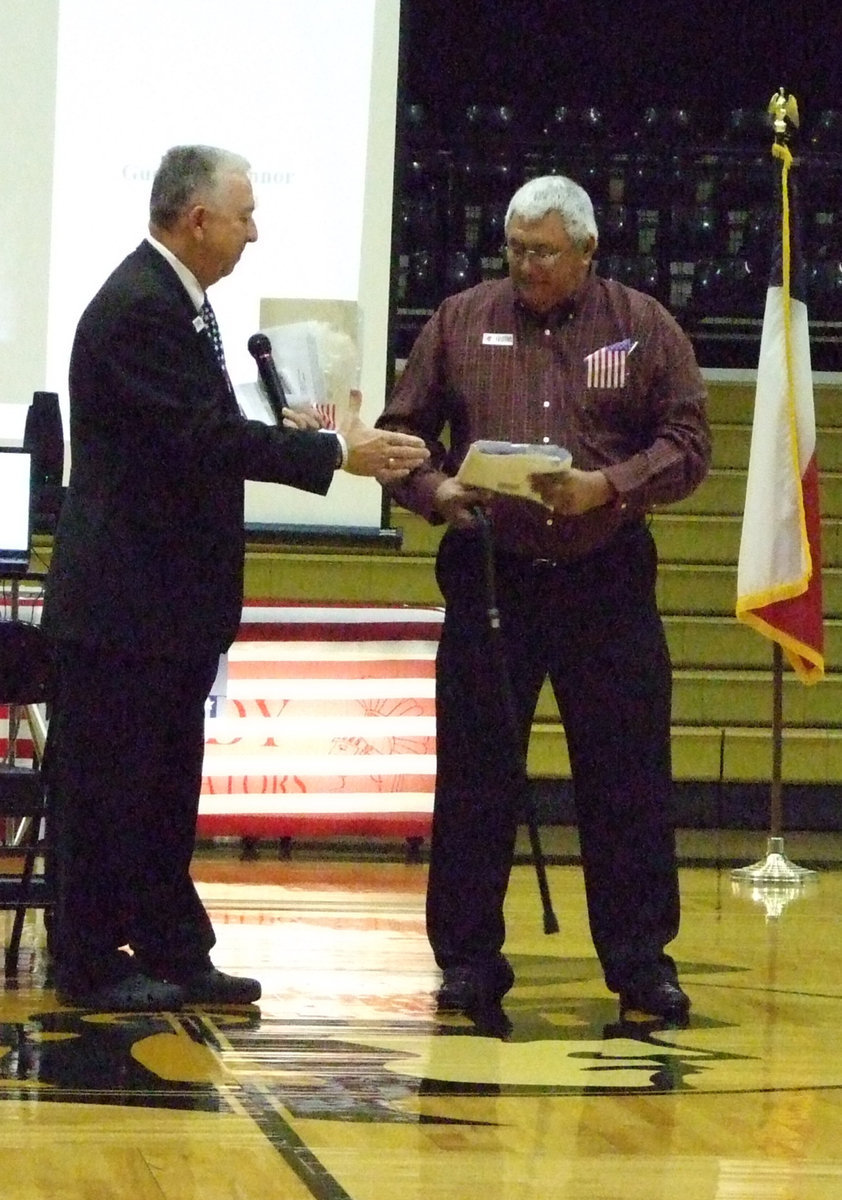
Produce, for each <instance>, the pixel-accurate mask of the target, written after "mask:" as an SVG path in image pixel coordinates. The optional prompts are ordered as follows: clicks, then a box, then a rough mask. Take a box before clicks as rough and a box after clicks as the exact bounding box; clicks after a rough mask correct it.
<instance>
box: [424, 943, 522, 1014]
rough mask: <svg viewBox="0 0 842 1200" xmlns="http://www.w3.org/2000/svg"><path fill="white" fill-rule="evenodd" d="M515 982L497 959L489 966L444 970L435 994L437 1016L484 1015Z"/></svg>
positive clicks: (507, 969)
mask: <svg viewBox="0 0 842 1200" xmlns="http://www.w3.org/2000/svg"><path fill="white" fill-rule="evenodd" d="M514 981H515V973H514V971H513V970H512V968H511V966H510V965H509V963H508V961H507V960H506V959H505V958H504V957H503V956H502V955H500V957H499V958H497V959H494V960H493V961H492V962H490V963H468V964H466V965H465V966H460V967H446V968H445V969H444V971H443V972H442V982H441V986H440V987H439V990H438V992H437V993H436V1007H437V1008H438V1010H439V1012H463V1013H469V1014H470V1013H475V1012H483V1011H486V1010H488V1009H490V1008H492V1007H493V1006H494V1005H499V1003H500V1001H501V1000H502V998H503V997H504V996H505V994H506V992H507V991H508V990H509V988H510V987H511V986H512V984H513V983H514Z"/></svg>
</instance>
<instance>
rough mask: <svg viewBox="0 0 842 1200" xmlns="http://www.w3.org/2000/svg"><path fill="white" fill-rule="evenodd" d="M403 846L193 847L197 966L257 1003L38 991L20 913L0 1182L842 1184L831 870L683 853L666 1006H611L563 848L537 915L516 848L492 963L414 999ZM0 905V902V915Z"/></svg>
mask: <svg viewBox="0 0 842 1200" xmlns="http://www.w3.org/2000/svg"><path fill="white" fill-rule="evenodd" d="M425 870H426V868H425V866H424V865H423V864H421V863H403V862H399V861H384V860H382V859H374V860H371V859H370V858H369V860H368V861H348V860H342V859H338V858H335V857H334V858H329V857H325V858H322V859H320V858H318V857H316V856H312V857H309V858H307V859H303V858H302V859H298V858H296V855H295V852H293V857H292V859H291V860H290V861H273V860H270V859H269V857H268V855H264V856H262V857H261V858H259V859H258V860H257V861H249V862H241V861H239V860H238V859H237V858H236V857H235V856H234V855H233V854H225V853H221V852H216V853H213V854H211V853H204V854H201V855H198V856H197V859H196V864H195V874H196V878H197V881H198V883H199V886H200V889H201V891H202V894H203V896H204V898H205V900H206V902H207V903H208V906H209V908H210V910H211V912H212V915H213V918H214V922H215V926H216V929H217V933H218V939H219V941H218V946H217V950H216V952H215V959H216V961H217V963H218V965H219V966H221V967H222V968H224V969H228V970H233V971H243V972H246V973H249V974H254V975H257V976H258V977H260V979H261V980H262V982H263V985H264V998H263V999H262V1000H261V1002H260V1005H259V1006H254V1007H253V1008H246V1009H238V1010H235V1009H232V1010H229V1011H227V1012H225V1011H219V1012H216V1011H205V1010H198V1009H197V1010H188V1011H185V1012H183V1013H180V1014H178V1015H166V1014H165V1015H150V1016H145V1015H141V1016H138V1015H125V1016H122V1015H119V1014H117V1015H115V1014H98V1013H91V1012H82V1011H79V1010H71V1009H63V1008H61V1007H60V1006H59V1005H58V1004H57V1002H56V1000H55V995H54V993H53V991H52V990H51V988H50V986H49V971H48V963H47V958H46V952H45V949H44V928H43V916H42V914H40V913H30V914H29V915H28V916H27V921H26V925H25V929H24V941H23V949H22V951H21V956H20V963H19V969H18V972H17V974H16V976H12V975H7V977H6V980H5V990H4V991H3V992H2V993H0V1103H1V1104H2V1105H3V1108H2V1110H0V1112H2V1116H3V1118H4V1119H3V1120H2V1122H0V1172H2V1175H3V1177H4V1178H5V1179H6V1180H7V1181H13V1183H11V1182H8V1183H7V1185H6V1186H5V1188H4V1192H3V1194H4V1195H8V1196H9V1197H10V1200H47V1198H49V1200H77V1198H78V1200H108V1198H110V1197H126V1198H131V1200H161V1198H162V1197H166V1198H167V1200H274V1198H276V1197H277V1198H281V1200H287V1198H289V1200H297V1198H299V1197H302V1198H306V1197H317V1198H319V1200H343V1198H345V1197H350V1198H352V1200H381V1198H386V1197H389V1198H390V1200H393V1198H394V1197H401V1200H414V1198H418V1200H420V1198H421V1197H424V1198H425V1200H429V1198H432V1197H443V1198H444V1197H446V1198H448V1200H450V1198H452V1200H475V1198H476V1200H479V1198H480V1197H481V1198H482V1200H509V1198H512V1200H515V1198H516V1200H539V1198H540V1200H544V1198H545V1197H547V1196H550V1195H552V1196H558V1197H566V1198H567V1197H569V1198H571V1200H614V1198H615V1197H616V1198H618V1200H619V1197H623V1198H624V1200H675V1198H676V1197H680V1198H681V1200H714V1198H717V1200H726V1198H727V1200H767V1198H769V1200H772V1198H775V1200H777V1198H778V1197H781V1198H784V1197H785V1198H787V1200H814V1198H816V1197H822V1198H825V1197H827V1198H830V1197H834V1200H835V1198H836V1197H838V1196H839V1195H840V1194H842V1154H840V1151H839V1148H838V1142H839V1128H840V1118H842V1046H841V1045H840V1040H839V1038H838V1035H837V1030H838V1029H839V1027H840V1025H841V1024H842V970H840V968H842V947H840V939H839V938H838V936H837V933H838V913H839V911H840V902H841V901H842V873H840V871H839V868H838V867H837V866H836V865H833V864H829V865H826V866H825V867H824V868H823V869H821V870H819V872H818V874H817V877H816V879H815V881H813V882H812V883H811V884H808V885H805V886H803V887H801V888H793V889H786V888H778V889H777V891H776V892H775V893H774V894H773V895H771V896H770V894H769V890H768V889H759V892H758V889H756V888H752V887H750V886H749V887H746V886H745V885H743V886H740V887H738V886H737V885H736V884H735V883H734V881H733V880H732V877H731V872H730V869H729V868H728V867H725V866H722V865H717V864H715V863H714V864H712V865H707V866H700V867H685V868H683V870H682V885H683V895H684V923H683V926H682V932H681V935H680V937H679V939H678V941H677V942H676V943H675V945H674V947H673V948H674V951H675V954H676V957H677V959H678V962H679V966H680V971H681V977H682V981H683V983H684V985H685V987H686V989H687V991H688V992H689V993H690V995H691V998H692V1000H693V1014H692V1018H691V1022H690V1026H689V1028H687V1029H684V1030H677V1029H667V1028H659V1027H657V1026H656V1025H652V1024H647V1023H645V1022H633V1021H628V1022H626V1023H620V1022H619V1020H618V1012H617V1004H616V998H615V997H613V996H612V995H611V994H610V993H609V992H607V990H606V989H605V986H604V984H603V982H602V977H601V973H600V971H599V967H598V964H597V962H596V959H595V957H594V954H593V949H592V947H591V944H590V939H589V936H588V932H587V925H586V920H585V913H584V901H583V896H582V888H581V875H580V872H579V869H578V867H577V866H576V865H575V864H571V865H563V866H551V867H550V869H549V880H550V887H551V891H552V896H553V902H554V906H555V909H556V912H557V915H558V917H559V921H560V924H561V931H560V932H559V933H558V934H553V935H549V936H548V935H546V934H544V933H543V930H542V921H541V909H540V901H539V897H538V893H537V888H536V886H535V878H534V873H533V872H532V870H531V868H530V867H529V866H528V865H519V866H517V867H516V868H515V871H514V875H513V880H512V886H511V889H510V893H509V898H508V903H507V924H508V929H509V940H508V943H507V947H506V949H507V953H508V955H509V957H510V958H511V961H512V963H513V965H514V967H515V970H516V973H517V982H516V984H515V987H514V989H513V990H512V992H511V993H510V995H509V996H508V997H507V998H506V1001H505V1003H504V1006H503V1009H501V1010H500V1011H499V1012H497V1013H492V1014H488V1016H487V1019H483V1020H482V1021H479V1022H473V1021H470V1020H468V1019H467V1018H462V1017H443V1016H440V1015H437V1014H436V1012H435V1008H434V1003H433V994H434V991H435V988H436V985H437V982H438V973H437V971H436V969H435V965H434V963H433V961H432V958H431V955H430V951H429V948H428V945H427V942H426V938H425V936H424V913H423V908H424V904H423V900H424V882H425ZM3 919H4V920H7V926H8V921H10V914H3Z"/></svg>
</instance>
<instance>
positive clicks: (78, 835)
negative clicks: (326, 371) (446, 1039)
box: [43, 146, 427, 1011]
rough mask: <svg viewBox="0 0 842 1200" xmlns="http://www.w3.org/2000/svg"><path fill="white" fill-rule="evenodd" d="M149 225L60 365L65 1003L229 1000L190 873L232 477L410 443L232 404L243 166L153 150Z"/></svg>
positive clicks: (217, 649) (415, 450)
mask: <svg viewBox="0 0 842 1200" xmlns="http://www.w3.org/2000/svg"><path fill="white" fill-rule="evenodd" d="M149 232H150V236H149V238H148V240H145V241H144V242H143V243H142V244H141V245H140V246H139V247H138V248H137V249H136V250H135V251H134V252H133V253H131V254H130V255H129V256H128V257H127V258H126V259H125V260H124V261H123V262H122V263H121V264H120V265H119V266H118V267H117V269H116V270H115V271H114V272H113V273H112V275H111V276H110V277H109V278H108V279H107V280H106V282H105V284H104V285H103V287H102V288H101V289H100V291H99V292H98V293H97V295H96V296H95V297H94V299H93V300H92V301H91V303H90V304H89V305H88V307H87V309H86V310H85V312H84V314H83V316H82V318H81V320H80V322H79V325H78V328H77V331H76V337H75V340H74V344H73V351H72V355H71V362H70V442H71V457H72V469H71V475H70V481H69V486H68V491H67V497H66V500H65V503H64V506H63V511H62V514H61V519H60V522H59V526H58V530H57V533H56V537H55V544H54V548H53V558H52V563H51V568H50V573H49V578H48V581H47V589H46V597H45V602H44V611H43V627H44V629H45V630H46V631H47V632H48V634H49V635H50V636H51V638H52V640H53V642H54V644H55V647H56V662H57V682H56V695H55V702H54V705H53V708H52V713H51V719H50V729H49V740H48V747H47V758H46V763H47V776H48V782H49V790H50V802H51V806H52V820H53V831H54V837H55V870H56V884H57V907H56V914H55V920H54V925H53V929H52V931H51V932H52V936H51V948H52V952H53V956H54V964H55V980H56V987H57V990H58V995H59V998H60V1000H61V1001H62V1002H64V1003H69V1004H73V1005H77V1006H82V1007H93V1008H97V1009H100V1010H116V1011H129V1010H132V1011H144V1010H159V1009H174V1008H178V1007H179V1006H180V1005H181V1004H184V1003H199V1004H209V1003H210V1004H226V1003H229V1004H246V1003H251V1002H253V1001H255V1000H257V999H258V998H259V996H260V984H259V982H258V981H257V980H255V979H244V978H238V977H234V976H231V975H226V974H224V973H223V972H221V971H219V970H218V969H216V968H215V967H214V966H213V965H212V962H211V959H210V950H211V948H212V946H213V945H214V941H215V937H214V933H213V929H212V927H211V922H210V920H209V918H208V915H207V913H206V911H205V909H204V906H203V905H202V903H201V901H200V899H199V897H198V895H197V893H196V889H195V887H194V886H193V883H192V880H191V878H190V873H189V867H190V860H191V856H192V852H193V843H194V837H195V826H196V816H197V812H198V803H199V791H200V786H201V775H202V762H203V755H204V727H203V726H204V705H205V700H206V699H207V696H208V694H209V692H210V688H211V686H212V684H213V680H214V677H215V674H216V670H217V663H218V660H219V655H220V653H222V652H224V651H225V650H226V649H227V648H228V646H229V645H230V643H231V642H232V640H233V638H234V636H235V634H236V632H237V628H238V625H239V620H240V612H241V607H242V584H243V558H244V532H243V489H244V480H246V479H258V480H265V481H270V482H276V483H284V484H287V485H289V486H292V487H297V488H301V489H304V490H305V491H309V492H314V493H316V494H318V495H324V494H325V493H326V492H327V490H328V488H329V486H330V483H331V480H332V478H333V474H334V471H336V470H337V469H339V468H344V469H345V470H348V471H350V472H352V473H354V474H358V475H368V476H377V478H378V479H379V480H380V481H381V482H388V481H389V480H390V479H400V478H402V477H403V476H404V475H405V474H407V473H408V472H409V471H410V470H412V469H413V468H414V467H415V466H417V465H418V464H419V463H420V462H422V461H423V459H424V458H426V456H427V452H426V449H425V448H424V446H423V442H421V440H420V439H418V438H414V437H408V436H405V435H401V434H393V433H390V434H387V433H386V432H383V431H379V430H373V429H371V428H369V427H367V426H365V425H364V424H363V423H362V422H361V420H360V418H359V415H358V413H359V396H358V395H356V396H355V397H354V404H353V406H352V411H351V414H350V415H349V416H348V418H347V419H346V420H345V423H344V424H343V425H342V426H341V427H340V429H339V431H338V433H335V434H334V433H323V432H321V431H319V430H318V428H317V426H316V422H315V420H313V419H311V418H309V417H307V416H306V415H302V414H297V413H292V412H290V411H289V410H286V412H285V417H286V420H285V426H286V427H285V428H284V427H274V426H267V425H264V424H262V423H261V422H258V421H248V420H246V419H245V418H244V417H242V416H241V415H240V412H239V410H238V407H237V403H236V399H235V397H234V393H233V390H232V388H231V384H230V381H229V379H228V375H227V373H226V371H225V367H224V359H223V358H222V349H221V345H220V344H219V340H218V331H217V330H216V324H215V320H214V318H213V314H212V310H210V309H209V308H208V307H207V298H206V290H207V288H208V287H210V286H211V285H212V284H214V283H216V282H217V280H219V279H221V278H222V277H223V276H225V275H228V274H230V272H231V271H232V270H233V269H234V267H235V265H236V264H237V262H238V260H239V258H240V256H241V254H242V252H243V250H244V249H245V246H246V245H247V243H249V242H254V241H256V240H257V229H256V226H255V223H254V198H253V194H252V188H251V183H250V180H249V176H248V163H246V162H245V160H244V159H242V158H240V157H239V156H237V155H232V154H230V153H228V152H227V151H222V150H218V149H215V148H213V147H205V146H181V147H176V148H174V149H172V150H170V151H168V152H167V154H166V155H165V156H164V158H163V160H162V162H161V165H160V167H159V169H158V172H157V173H156V176H155V180H154V182H153V185H152V194H151V202H150V223H149Z"/></svg>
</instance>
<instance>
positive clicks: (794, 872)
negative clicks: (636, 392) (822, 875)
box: [731, 837, 818, 887]
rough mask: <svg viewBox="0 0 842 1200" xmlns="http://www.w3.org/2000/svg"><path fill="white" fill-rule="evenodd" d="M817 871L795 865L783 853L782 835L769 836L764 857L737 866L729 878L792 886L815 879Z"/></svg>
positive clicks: (755, 882)
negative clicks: (747, 864)
mask: <svg viewBox="0 0 842 1200" xmlns="http://www.w3.org/2000/svg"><path fill="white" fill-rule="evenodd" d="M817 876H818V872H817V871H813V870H811V869H810V868H809V867H799V866H796V864H795V863H794V862H791V861H790V860H789V859H788V858H787V856H786V854H785V853H784V840H783V838H782V837H770V838H769V840H768V842H767V843H766V857H765V858H762V859H760V860H759V861H758V862H756V863H752V864H751V865H750V866H748V867H737V868H736V869H735V870H733V871H732V872H731V878H732V879H736V880H742V881H745V882H748V883H753V884H768V885H769V886H773V887H777V886H784V887H792V886H793V885H794V884H803V883H806V882H808V881H809V880H811V879H816V878H817Z"/></svg>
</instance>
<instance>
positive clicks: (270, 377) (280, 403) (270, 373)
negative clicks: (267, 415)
mask: <svg viewBox="0 0 842 1200" xmlns="http://www.w3.org/2000/svg"><path fill="white" fill-rule="evenodd" d="M248 351H249V354H250V355H251V356H252V358H253V359H254V361H255V362H256V363H257V373H258V375H259V376H260V382H261V383H262V384H263V389H264V391H265V392H266V397H267V399H268V401H269V405H270V407H271V409H272V412H273V414H274V416H275V420H276V421H277V422H278V424H279V425H281V426H282V425H283V420H284V413H283V410H284V407H285V406H286V396H285V395H284V385H283V384H282V383H281V377H280V375H279V374H278V369H277V367H276V366H275V360H274V358H273V357H272V343H271V342H270V341H269V339H268V337H267V336H266V334H265V333H253V334H252V335H251V337H250V338H249V340H248Z"/></svg>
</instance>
